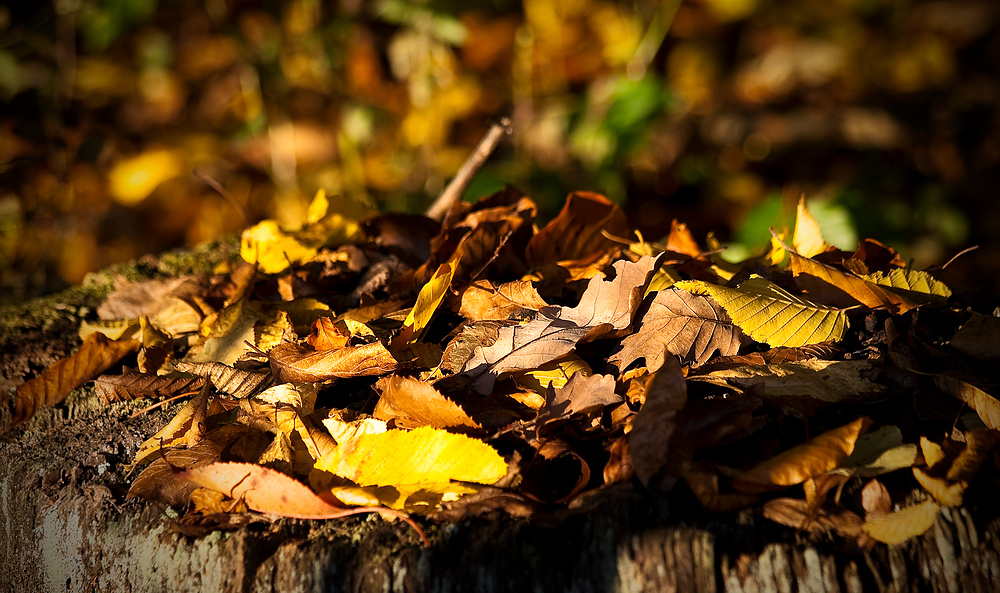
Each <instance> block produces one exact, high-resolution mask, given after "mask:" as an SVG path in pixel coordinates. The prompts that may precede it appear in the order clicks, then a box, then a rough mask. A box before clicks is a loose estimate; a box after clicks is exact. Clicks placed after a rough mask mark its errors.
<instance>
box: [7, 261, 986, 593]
mask: <svg viewBox="0 0 1000 593" xmlns="http://www.w3.org/2000/svg"><path fill="white" fill-rule="evenodd" d="M233 248H234V247H233V245H232V244H231V243H228V244H227V243H223V244H216V245H214V246H210V247H207V248H205V249H201V250H197V251H192V252H180V253H174V254H167V255H164V256H161V257H159V258H148V259H146V260H142V261H140V262H138V263H137V264H133V265H130V266H124V267H118V268H115V269H113V270H110V271H108V272H104V273H101V274H98V275H95V276H94V277H93V278H92V279H91V281H89V282H88V283H86V284H85V286H82V287H76V288H73V289H70V290H68V291H65V292H63V293H61V294H58V295H55V296H51V297H46V298H42V299H36V300H35V301H32V302H29V303H26V304H24V305H19V306H13V307H7V308H4V309H2V310H0V367H2V369H3V374H2V383H0V387H2V388H3V390H4V394H5V397H6V401H7V402H8V404H7V405H6V406H3V407H2V411H0V415H2V417H0V430H2V431H3V434H2V436H0V504H2V508H3V518H2V522H0V564H2V566H3V567H4V568H3V569H0V590H3V591H12V592H36V591H52V592H55V591H74V592H76V591H80V592H83V591H102V592H119V591H120V592H137V591H173V592H176V593H181V592H186V591H192V592H193V591H213V592H218V593H229V592H250V591H255V592H256V591H261V592H263V591H276V592H281V593H293V592H294V593H298V592H302V593H307V592H320V591H341V590H344V591H364V592H367V591H373V592H374V591H434V592H446V591H484V592H492V591H496V592H500V591H526V590H534V591H574V592H577V591H578V592H589V591H593V592H598V591H682V592H688V591H693V592H711V591H728V592H746V593H750V592H769V591H782V592H784V591H816V592H820V591H844V592H852V593H854V592H860V591H880V592H888V591H941V592H949V593H958V592H961V593H973V592H978V591H983V592H988V591H995V590H997V587H998V586H1000V543H998V542H1000V513H998V512H997V508H996V506H995V505H996V502H995V499H994V500H983V501H978V505H977V501H972V502H971V503H970V502H967V505H970V506H967V507H962V508H952V509H944V510H943V512H942V513H941V514H940V515H939V516H938V518H937V521H936V523H935V525H934V527H933V528H932V529H931V530H929V531H928V532H927V533H925V534H924V535H922V536H920V537H918V538H915V539H913V540H910V541H908V542H906V543H904V544H901V545H897V546H885V545H878V546H877V547H875V548H874V549H873V550H869V551H861V550H857V549H849V548H847V547H845V545H844V544H843V542H841V541H839V540H837V539H836V538H835V537H833V536H830V537H827V536H811V535H808V534H804V533H796V532H795V531H794V530H791V529H788V528H785V527H781V526H779V525H776V524H774V523H771V522H769V521H767V520H765V519H763V518H762V517H760V516H759V515H756V514H755V513H753V512H751V511H744V512H741V513H737V514H730V515H709V514H707V513H705V514H689V513H687V512H686V511H685V512H683V513H682V512H679V511H677V510H676V508H677V507H676V505H675V504H674V501H673V500H672V499H671V498H670V497H665V498H654V497H652V496H651V495H648V494H645V493H642V492H639V491H637V490H636V489H635V488H632V487H631V486H628V487H621V488H618V489H613V490H612V491H610V492H608V493H607V494H606V495H605V496H603V497H602V498H601V499H600V500H599V501H596V502H595V505H594V507H593V508H590V509H589V510H586V511H582V510H581V511H579V512H575V513H570V514H569V515H568V516H566V517H565V518H563V520H561V521H560V522H559V523H558V524H545V525H542V524H539V523H538V522H537V521H531V520H526V519H515V518H511V517H507V516H503V515H499V516H494V517H490V518H475V519H467V520H462V521H459V522H457V523H446V524H432V523H430V522H424V523H425V527H426V529H427V531H428V535H429V536H430V541H431V546H430V547H424V546H423V545H422V544H421V542H420V541H419V539H418V538H416V537H415V536H414V534H413V531H412V530H410V529H409V528H408V527H406V526H405V525H403V524H402V523H399V522H396V523H391V522H388V521H386V520H384V519H382V518H381V517H379V516H377V515H370V516H366V517H360V518H349V519H344V520H334V521H323V522H320V521H301V520H290V519H279V520H270V519H268V518H266V517H265V518H259V517H258V518H254V519H252V520H249V521H248V522H247V524H245V525H242V526H239V527H238V528H236V529H234V530H230V531H214V532H211V533H209V534H208V535H203V536H200V537H194V536H191V535H187V534H185V533H183V532H182V531H181V530H179V529H178V528H177V523H176V522H175V521H174V519H175V518H176V512H175V511H173V510H171V509H168V508H164V507H160V506H156V505H150V504H148V503H145V502H143V501H138V500H126V499H125V493H126V491H127V489H128V485H129V480H130V477H129V476H127V475H125V472H124V470H123V466H124V465H125V464H127V463H128V462H129V461H130V460H131V457H132V456H133V455H134V453H135V451H136V450H137V448H138V447H139V445H140V444H141V443H142V442H143V441H145V440H146V439H147V438H148V437H149V436H150V435H152V434H154V433H155V432H156V431H157V430H158V429H159V428H160V427H162V426H163V425H164V424H165V423H166V422H167V421H168V420H169V419H170V418H171V417H172V414H173V413H174V412H175V411H176V407H174V408H171V409H159V410H156V411H152V412H147V413H143V414H139V415H135V412H136V411H137V410H139V409H140V408H141V407H142V404H137V403H123V404H114V405H111V406H103V405H101V404H100V403H99V402H98V401H97V400H96V398H95V397H94V396H93V394H92V390H90V389H89V388H87V387H84V388H82V389H79V390H77V391H76V392H74V393H73V394H71V396H70V397H69V398H68V399H67V401H66V402H64V403H63V404H60V405H59V406H56V407H53V408H46V409H43V410H41V411H40V412H39V413H38V414H36V416H35V418H34V419H33V420H32V421H31V422H30V423H28V425H27V427H19V428H11V426H10V425H11V410H10V401H11V400H12V397H13V391H14V388H15V387H16V386H17V385H19V384H20V383H22V382H23V381H24V380H26V379H28V378H30V377H31V376H33V375H35V374H37V373H38V372H40V371H41V370H42V369H43V368H45V367H47V366H49V365H51V364H52V363H53V362H55V361H56V360H57V359H59V358H60V357H62V356H65V355H67V354H69V353H70V352H71V351H72V349H73V348H74V347H75V346H76V345H77V344H78V343H79V340H78V338H77V336H76V324H77V321H78V319H79V318H81V317H83V316H84V315H85V314H86V312H87V311H88V310H92V309H93V308H94V307H96V306H97V304H98V303H99V302H100V300H101V298H102V297H103V295H104V294H106V293H107V291H108V290H109V288H110V284H111V277H112V273H120V274H125V275H127V276H130V277H133V278H136V279H138V278H141V277H149V276H153V275H165V274H167V275H169V274H180V273H187V272H191V271H197V270H205V269H210V268H211V266H212V265H213V264H214V263H215V262H217V261H219V260H220V259H222V258H224V257H226V255H227V254H229V253H231V252H232V249H233ZM991 490H992V491H994V492H995V491H996V488H991Z"/></svg>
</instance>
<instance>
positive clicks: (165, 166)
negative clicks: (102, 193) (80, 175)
mask: <svg viewBox="0 0 1000 593" xmlns="http://www.w3.org/2000/svg"><path fill="white" fill-rule="evenodd" d="M181 169H182V165H181V159H180V157H179V156H178V155H177V154H176V152H174V151H170V150H151V151H148V152H145V153H143V154H140V155H138V156H134V157H131V158H128V159H124V160H122V161H120V162H119V163H118V164H117V165H115V166H114V168H113V169H111V172H110V173H108V183H109V189H110V190H111V195H112V196H113V197H114V198H115V200H116V201H117V202H119V203H120V204H124V205H125V206H133V205H135V204H138V203H139V202H141V201H143V200H145V199H146V197H147V196H149V194H151V193H153V190H155V189H156V188H157V186H159V185H160V184H161V183H163V182H164V181H166V180H168V179H172V178H174V177H177V176H178V175H180V173H181Z"/></svg>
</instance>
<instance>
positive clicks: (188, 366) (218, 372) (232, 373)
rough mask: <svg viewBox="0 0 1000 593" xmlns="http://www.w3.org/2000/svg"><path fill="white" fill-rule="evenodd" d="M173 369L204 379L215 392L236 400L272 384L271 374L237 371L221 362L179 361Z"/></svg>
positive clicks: (174, 364)
mask: <svg viewBox="0 0 1000 593" xmlns="http://www.w3.org/2000/svg"><path fill="white" fill-rule="evenodd" d="M173 367H174V370H178V371H181V372H184V373H191V374H192V375H199V376H201V377H205V378H206V379H208V380H209V381H211V382H212V386H213V387H215V389H216V391H218V392H220V393H225V394H226V395H229V396H232V397H235V398H237V399H243V398H247V397H250V396H252V395H253V394H255V393H257V392H258V391H260V390H261V389H265V388H267V387H269V386H270V385H271V382H272V378H271V373H268V372H265V371H247V370H243V369H237V368H233V367H231V366H229V365H227V364H222V363H221V362H188V361H185V360H179V361H176V362H174V363H173Z"/></svg>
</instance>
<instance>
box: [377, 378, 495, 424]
mask: <svg viewBox="0 0 1000 593" xmlns="http://www.w3.org/2000/svg"><path fill="white" fill-rule="evenodd" d="M375 388H376V389H377V390H378V391H379V392H380V393H381V394H382V396H381V397H380V398H379V401H378V403H377V404H376V405H375V411H374V412H372V415H373V416H375V417H376V418H378V419H379V420H386V421H388V420H393V421H395V423H396V426H398V427H401V428H415V427H417V426H433V427H434V428H455V427H465V428H470V429H473V430H479V429H481V428H482V427H481V426H480V425H479V424H478V423H477V422H476V421H475V420H473V419H472V418H470V417H469V415H468V414H467V413H466V412H465V410H463V409H462V408H460V407H459V406H458V404H456V403H455V402H453V401H452V400H450V399H448V398H446V397H445V396H444V395H442V394H441V392H440V391H438V390H437V389H435V388H434V386H433V385H430V384H428V383H424V382H423V381H419V380H417V379H413V378H411V377H401V376H399V375H393V376H391V377H383V378H381V379H379V380H378V382H377V383H376V384H375Z"/></svg>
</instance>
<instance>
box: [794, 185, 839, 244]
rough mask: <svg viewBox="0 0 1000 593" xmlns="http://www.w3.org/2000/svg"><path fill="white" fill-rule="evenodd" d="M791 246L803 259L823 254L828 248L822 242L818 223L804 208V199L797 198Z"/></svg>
mask: <svg viewBox="0 0 1000 593" xmlns="http://www.w3.org/2000/svg"><path fill="white" fill-rule="evenodd" d="M792 246H793V247H795V251H797V252H798V253H799V255H801V256H803V257H812V256H814V255H817V254H820V253H823V252H824V251H826V250H827V248H829V247H830V246H829V245H828V244H827V242H826V241H824V240H823V233H821V232H820V230H819V223H818V222H816V219H815V218H813V216H812V214H810V213H809V209H808V208H806V197H805V196H802V197H800V198H799V203H798V206H796V210H795V230H794V231H793V232H792Z"/></svg>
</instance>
